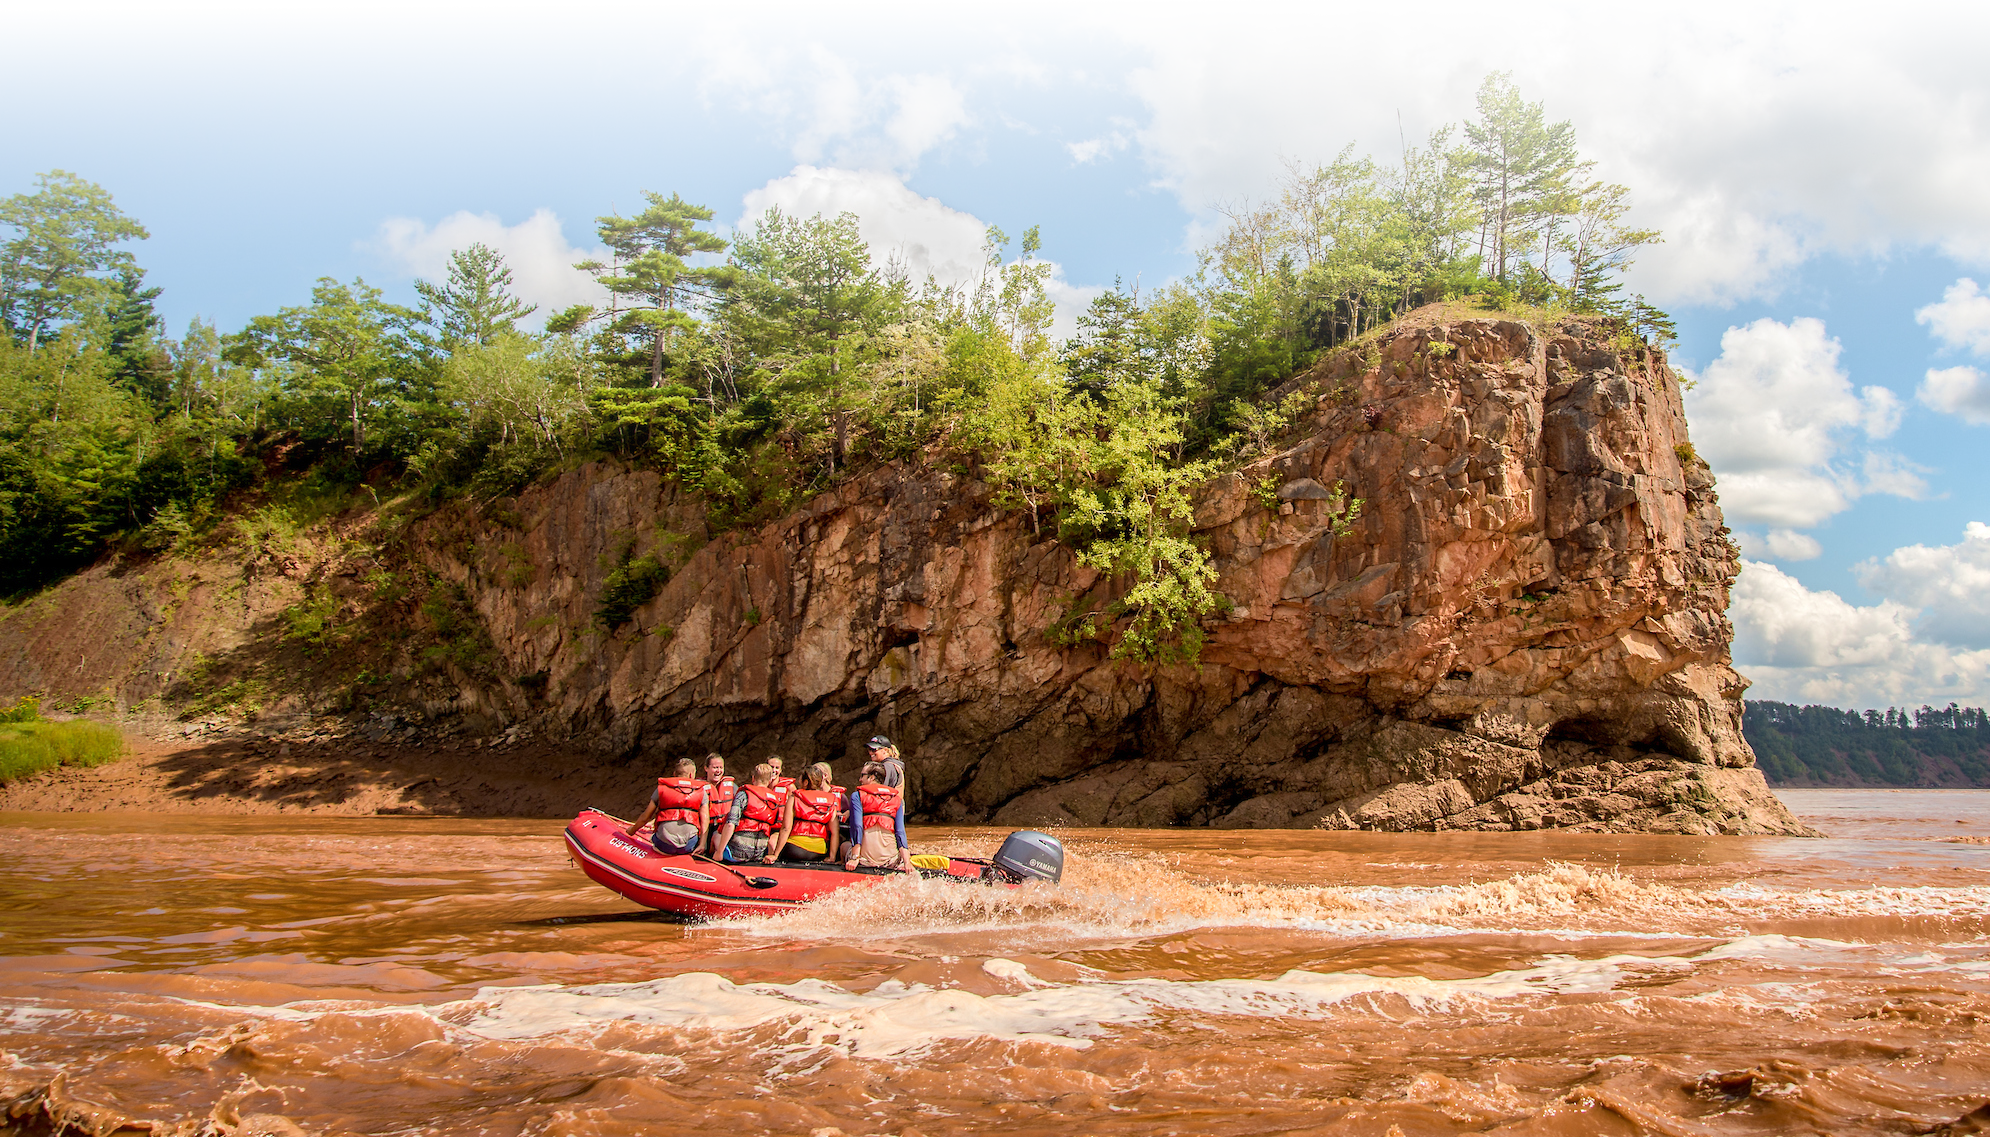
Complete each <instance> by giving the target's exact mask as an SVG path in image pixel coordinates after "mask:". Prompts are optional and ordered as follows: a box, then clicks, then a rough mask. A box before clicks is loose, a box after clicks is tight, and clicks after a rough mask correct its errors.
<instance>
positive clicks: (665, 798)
mask: <svg viewBox="0 0 1990 1137" xmlns="http://www.w3.org/2000/svg"><path fill="white" fill-rule="evenodd" d="M709 788H710V787H708V786H706V784H705V783H703V782H701V781H699V780H698V763H696V762H694V761H692V760H691V759H689V758H679V759H678V760H677V774H676V776H675V777H664V778H658V779H657V780H656V792H655V793H653V794H651V795H650V801H649V804H648V805H647V806H644V807H643V814H642V816H641V817H638V818H636V819H635V820H634V821H632V822H630V823H629V824H628V825H627V826H626V827H625V828H624V829H623V830H622V832H624V833H626V834H628V835H629V836H631V837H634V836H635V835H636V830H638V829H641V828H642V827H643V825H644V824H645V823H647V822H648V821H649V819H650V818H652V817H654V818H656V829H655V831H654V832H652V833H651V834H650V844H651V845H653V846H655V848H656V851H657V852H659V853H662V854H663V855H664V856H666V857H679V856H690V855H695V854H696V853H697V852H698V851H699V850H700V849H703V848H704V847H705V834H706V833H707V832H708V831H709V830H710V829H711V827H712V808H711V801H710V797H709V793H708V790H709Z"/></svg>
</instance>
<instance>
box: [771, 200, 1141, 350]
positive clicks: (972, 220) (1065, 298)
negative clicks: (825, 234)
mask: <svg viewBox="0 0 1990 1137" xmlns="http://www.w3.org/2000/svg"><path fill="white" fill-rule="evenodd" d="M743 204H744V207H745V211H744V213H743V214H742V215H741V217H740V220H739V227H740V228H747V227H750V226H752V225H753V224H754V222H755V221H757V220H758V219H759V218H760V216H761V215H762V214H764V213H766V212H767V210H768V209H770V208H772V207H775V206H779V207H780V209H781V211H782V212H784V213H788V214H792V215H795V216H800V217H810V216H813V215H815V214H818V213H820V214H822V215H823V216H825V217H834V216H836V215H837V214H839V213H854V214H856V215H857V231H858V232H859V233H860V234H861V235H862V236H863V238H864V240H865V241H866V242H868V243H869V244H870V246H871V255H872V256H873V257H875V258H877V260H878V261H880V262H884V261H888V260H894V259H895V260H897V261H898V262H899V263H901V264H903V265H904V266H905V268H906V271H907V272H909V273H910V274H911V276H912V279H913V280H914V281H915V282H917V281H921V280H924V279H925V278H926V277H927V276H931V277H933V278H934V279H935V280H937V281H939V282H940V283H941V284H943V285H956V284H972V283H973V282H975V281H977V280H979V279H980V278H981V274H982V272H983V271H984V269H985V263H986V260H985V255H984V253H983V252H982V247H983V245H984V243H985V242H986V240H987V234H988V223H987V222H985V221H983V220H981V219H980V218H978V217H976V216H974V215H973V214H971V213H964V212H962V211H960V210H958V209H955V208H953V207H952V206H949V205H947V204H946V203H945V202H942V201H941V200H940V199H938V198H934V197H924V196H921V195H920V194H919V193H917V192H915V191H914V190H913V189H911V188H910V187H909V186H907V185H906V184H905V181H904V179H902V178H900V177H899V176H898V175H897V174H894V173H890V172H887V171H882V170H845V169H836V168H824V167H818V166H797V167H795V168H794V169H793V170H792V171H790V172H789V173H788V174H787V175H786V176H785V177H779V178H775V179H774V180H773V181H770V182H768V183H767V184H766V185H764V186H761V187H760V188H759V189H756V190H753V191H751V192H749V193H748V194H747V195H746V198H745V201H744V203H743ZM1015 254H1016V249H1015V247H1014V246H1013V245H1012V246H1011V247H1010V249H1009V255H1011V256H1014V255H1015ZM1051 264H1052V268H1053V270H1054V271H1053V274H1052V276H1051V279H1050V281H1049V283H1048V285H1047V287H1046V291H1047V292H1048V293H1049V295H1050V299H1051V300H1052V301H1053V302H1055V303H1056V305H1057V317H1056V326H1055V330H1056V332H1057V334H1059V335H1069V334H1071V332H1072V331H1073V330H1074V329H1075V328H1076V327H1077V316H1078V313H1080V312H1082V311H1084V308H1085V306H1086V305H1087V304H1089V303H1091V301H1092V298H1093V297H1095V296H1097V295H1098V294H1099V293H1100V292H1101V291H1102V290H1101V289H1100V288H1098V287H1097V286H1091V285H1075V284H1072V283H1070V282H1069V281H1067V280H1065V279H1064V276H1063V270H1062V268H1061V267H1059V266H1057V265H1056V263H1055V262H1051Z"/></svg>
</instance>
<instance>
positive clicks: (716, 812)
mask: <svg viewBox="0 0 1990 1137" xmlns="http://www.w3.org/2000/svg"><path fill="white" fill-rule="evenodd" d="M705 784H706V785H708V786H710V787H711V793H710V798H711V811H712V826H711V828H710V829H707V830H705V848H706V849H707V850H710V851H713V852H716V851H717V850H718V849H719V847H720V846H719V830H720V829H721V828H722V827H724V825H725V823H726V819H727V818H728V817H731V816H732V799H733V798H734V797H735V796H736V795H737V794H738V793H739V783H738V782H737V781H736V780H734V778H733V776H732V775H731V774H728V773H726V759H725V755H723V754H718V753H713V754H707V755H705Z"/></svg>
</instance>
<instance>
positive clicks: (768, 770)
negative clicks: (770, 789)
mask: <svg viewBox="0 0 1990 1137" xmlns="http://www.w3.org/2000/svg"><path fill="white" fill-rule="evenodd" d="M773 780H774V767H772V766H769V765H768V764H767V763H765V762H762V763H760V764H759V765H758V766H755V767H754V768H753V784H754V785H756V786H764V785H766V784H767V783H769V782H771V781H773Z"/></svg>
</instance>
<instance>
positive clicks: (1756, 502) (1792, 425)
mask: <svg viewBox="0 0 1990 1137" xmlns="http://www.w3.org/2000/svg"><path fill="white" fill-rule="evenodd" d="M1838 356H1839V344H1838V341H1837V340H1835V339H1832V338H1831V337H1830V336H1828V335H1827V334H1826V333H1825V329H1824V323H1823V321H1821V320H1817V319H1813V318H1809V317H1804V318H1800V319H1796V320H1792V321H1790V322H1789V323H1787V324H1783V323H1778V322H1777V321H1775V320H1771V319H1767V318H1764V319H1760V320H1757V321H1755V322H1754V323H1752V324H1749V325H1747V326H1746V327H1736V328H1729V329H1728V330H1727V333H1726V334H1725V335H1723V336H1722V337H1721V354H1720V356H1719V357H1718V358H1717V359H1715V360H1714V361H1713V362H1712V363H1711V364H1709V365H1708V366H1707V368H1706V370H1705V371H1704V372H1702V373H1701V374H1700V375H1698V376H1697V377H1695V379H1696V384H1695V386H1694V387H1693V388H1692V389H1691V390H1689V391H1687V392H1686V413H1687V417H1688V419H1689V420H1690V422H1691V424H1692V430H1693V443H1694V446H1695V447H1696V448H1698V450H1699V452H1700V454H1701V455H1702V456H1704V457H1705V458H1706V459H1707V462H1708V463H1709V464H1710V465H1712V466H1713V468H1714V471H1715V473H1716V474H1717V475H1718V476H1719V478H1720V492H1721V508H1722V509H1723V510H1724V511H1725V513H1726V515H1727V517H1728V518H1729V519H1730V521H1732V522H1735V523H1737V524H1738V525H1744V526H1745V525H1762V526H1769V527H1772V528H1778V529H1785V530H1796V529H1807V528H1810V527H1811V526H1814V525H1817V524H1818V523H1820V522H1822V521H1824V520H1825V519H1826V518H1828V517H1830V516H1832V515H1833V514H1836V513H1840V512H1843V511H1844V510H1846V509H1848V508H1850V507H1851V504H1852V502H1853V501H1854V500H1855V499H1857V498H1858V497H1859V496H1861V495H1862V494H1865V493H1869V492H1877V493H1894V494H1905V495H1907V496H1919V494H1920V493H1921V492H1922V490H1923V486H1922V484H1921V482H1920V481H1919V478H1918V475H1917V474H1916V472H1915V470H1916V468H1914V467H1910V466H1908V465H1906V464H1905V463H1903V462H1901V461H1900V460H1899V459H1897V458H1895V457H1893V456H1891V455H1888V454H1885V453H1884V452H1870V451H1869V452H1868V453H1867V455H1866V456H1865V457H1864V458H1863V459H1862V460H1861V461H1860V462H1859V463H1858V465H1857V466H1848V465H1847V463H1846V462H1845V461H1843V460H1842V452H1843V451H1844V450H1845V449H1846V448H1847V445H1848V443H1849V442H1851V441H1852V435H1853V433H1854V432H1857V433H1861V434H1863V435H1864V436H1865V437H1866V438H1867V439H1881V438H1885V437H1887V436H1889V435H1891V434H1892V433H1893V432H1894V430H1895V429H1896V428H1898V427H1899V425H1900V415H1901V405H1900V399H1899V398H1898V396H1896V395H1894V393H1893V392H1892V391H1890V390H1888V389H1886V388H1884V387H1865V388H1861V389H1858V390H1856V391H1855V390H1854V389H1853V386H1852V380H1851V378H1850V376H1848V375H1846V374H1845V371H1844V369H1843V368H1842V367H1840V366H1839V363H1838ZM1786 544H1787V542H1786Z"/></svg>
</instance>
